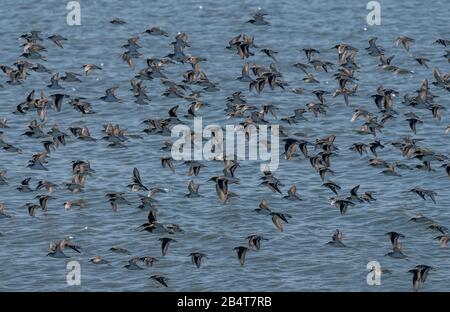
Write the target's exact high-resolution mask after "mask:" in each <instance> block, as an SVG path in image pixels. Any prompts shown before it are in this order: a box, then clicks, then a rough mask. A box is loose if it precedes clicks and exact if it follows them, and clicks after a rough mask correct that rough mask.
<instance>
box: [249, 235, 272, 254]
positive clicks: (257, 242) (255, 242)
mask: <svg viewBox="0 0 450 312" xmlns="http://www.w3.org/2000/svg"><path fill="white" fill-rule="evenodd" d="M246 239H247V240H248V249H249V250H252V249H253V247H254V248H255V249H256V250H259V249H260V248H261V241H262V240H268V239H267V238H265V237H263V236H261V235H256V234H254V235H250V236H247V237H246Z"/></svg>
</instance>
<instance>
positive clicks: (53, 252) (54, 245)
mask: <svg viewBox="0 0 450 312" xmlns="http://www.w3.org/2000/svg"><path fill="white" fill-rule="evenodd" d="M66 247H67V248H70V249H72V250H74V251H76V252H77V253H81V251H80V246H78V245H75V244H73V243H72V242H71V241H70V240H69V239H66V238H64V239H62V240H59V241H52V242H51V243H50V252H49V253H48V254H47V256H49V257H52V258H70V257H69V256H67V255H66V254H65V253H64V249H65V248H66Z"/></svg>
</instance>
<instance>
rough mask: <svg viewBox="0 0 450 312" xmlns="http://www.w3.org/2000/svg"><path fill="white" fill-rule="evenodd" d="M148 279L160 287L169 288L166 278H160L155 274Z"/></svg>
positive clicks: (160, 276)
mask: <svg viewBox="0 0 450 312" xmlns="http://www.w3.org/2000/svg"><path fill="white" fill-rule="evenodd" d="M150 278H151V279H152V280H154V281H156V282H157V283H158V284H159V285H162V286H164V287H169V286H168V285H167V281H168V279H167V278H166V277H164V276H162V275H159V274H155V275H152V276H150Z"/></svg>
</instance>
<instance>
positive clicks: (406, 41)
mask: <svg viewBox="0 0 450 312" xmlns="http://www.w3.org/2000/svg"><path fill="white" fill-rule="evenodd" d="M413 42H414V39H412V38H409V37H407V36H399V37H397V38H396V39H395V46H396V47H398V46H400V45H402V46H403V48H405V50H406V51H409V49H410V47H411V44H412V43H413Z"/></svg>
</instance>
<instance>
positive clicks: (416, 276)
mask: <svg viewBox="0 0 450 312" xmlns="http://www.w3.org/2000/svg"><path fill="white" fill-rule="evenodd" d="M432 270H434V268H433V267H430V266H428V265H424V264H419V265H416V266H415V267H414V268H413V269H411V270H409V271H408V273H412V274H413V279H412V283H413V291H415V292H417V291H418V290H419V288H420V287H421V285H422V283H425V281H426V280H427V277H428V274H429V273H430V271H432Z"/></svg>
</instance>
